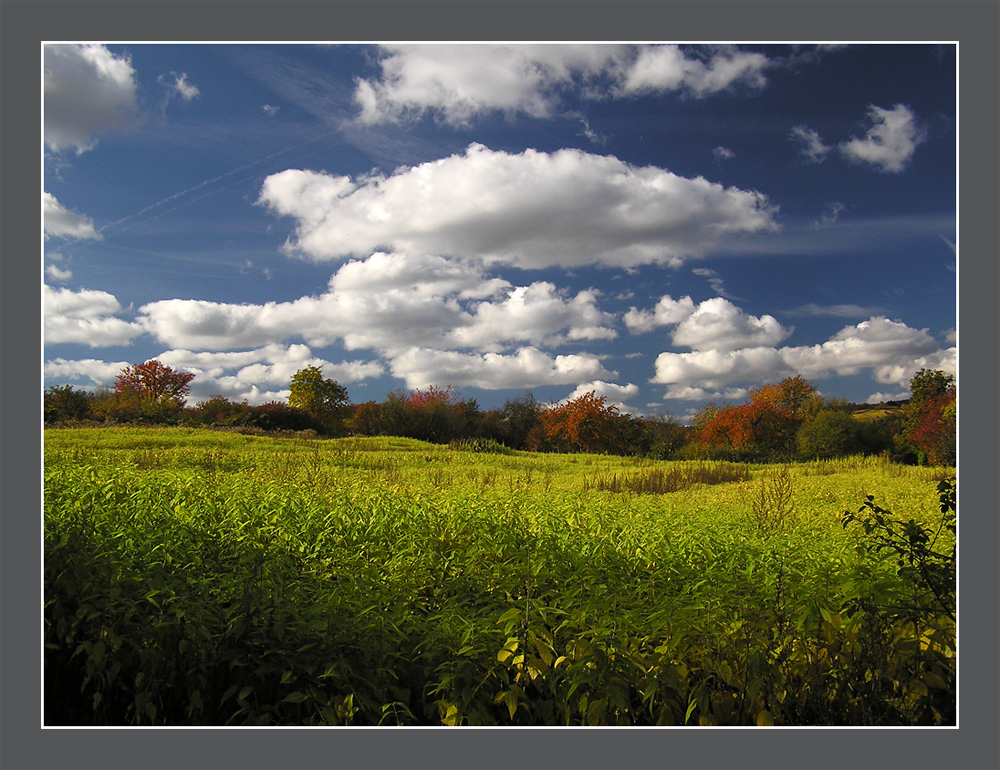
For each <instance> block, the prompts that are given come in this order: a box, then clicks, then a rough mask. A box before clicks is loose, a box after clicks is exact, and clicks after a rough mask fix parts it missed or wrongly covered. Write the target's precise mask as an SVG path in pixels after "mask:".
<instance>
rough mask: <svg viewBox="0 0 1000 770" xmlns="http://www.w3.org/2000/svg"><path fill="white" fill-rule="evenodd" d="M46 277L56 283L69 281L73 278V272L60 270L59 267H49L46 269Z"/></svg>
mask: <svg viewBox="0 0 1000 770" xmlns="http://www.w3.org/2000/svg"><path fill="white" fill-rule="evenodd" d="M45 275H47V276H49V278H51V279H52V280H54V281H68V280H70V279H71V278H72V277H73V271H72V270H60V269H59V267H58V266H57V265H49V266H48V267H46V268H45Z"/></svg>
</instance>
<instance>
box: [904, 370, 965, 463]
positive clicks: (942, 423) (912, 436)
mask: <svg viewBox="0 0 1000 770" xmlns="http://www.w3.org/2000/svg"><path fill="white" fill-rule="evenodd" d="M957 399H958V393H957V390H956V387H955V378H954V377H953V376H952V375H950V374H946V373H945V372H942V371H940V370H936V369H921V370H920V371H919V372H917V373H916V374H915V375H914V376H913V379H912V380H910V403H909V404H908V405H907V407H906V417H905V420H904V423H903V438H904V439H905V441H906V442H908V443H909V444H910V445H912V446H913V447H914V448H915V449H916V450H917V452H918V453H919V454H920V456H922V457H923V459H924V460H926V462H928V463H929V464H930V465H953V464H954V463H955V459H956V453H957V435H956V426H957V423H956V417H957Z"/></svg>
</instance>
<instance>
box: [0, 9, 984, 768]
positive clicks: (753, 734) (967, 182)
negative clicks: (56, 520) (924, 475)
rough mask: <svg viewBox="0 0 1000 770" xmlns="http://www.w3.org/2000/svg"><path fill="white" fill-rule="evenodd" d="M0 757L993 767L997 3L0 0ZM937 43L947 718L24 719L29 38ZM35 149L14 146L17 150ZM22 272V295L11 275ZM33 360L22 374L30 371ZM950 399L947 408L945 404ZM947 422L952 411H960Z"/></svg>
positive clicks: (58, 762)
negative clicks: (945, 289)
mask: <svg viewBox="0 0 1000 770" xmlns="http://www.w3.org/2000/svg"><path fill="white" fill-rule="evenodd" d="M0 18H2V24H0V93H2V94H3V107H4V108H5V109H4V113H5V119H4V121H3V131H2V134H0V140H2V144H0V168H2V169H3V175H2V178H0V212H2V220H3V224H4V225H5V226H4V227H2V228H0V254H2V255H3V256H2V262H0V270H2V274H0V275H2V280H0V345H2V350H3V354H4V355H3V358H2V363H3V369H2V388H3V390H2V391H0V392H2V396H3V397H2V398H0V426H2V433H0V436H2V453H0V511H2V515H0V527H2V530H0V531H2V536H0V575H2V577H0V606H2V608H3V612H2V615H0V624H2V629H0V633H2V642H0V682H2V688H0V766H2V767H3V768H18V769H20V768H24V769H25V770H28V769H34V768H38V769H42V768H55V769H57V770H58V769H72V770H88V769H89V768H94V769H95V770H114V769H116V768H133V769H137V768H142V769H145V768H148V769H150V770H153V769H154V768H155V769H159V768H215V769H218V770H225V769H228V768H234V769H237V768H238V769H239V770H257V768H261V769H264V768H283V769H284V768H287V769H289V770H291V769H292V768H314V767H331V768H333V767H355V768H425V767H426V768H437V769H443V768H452V767H456V768H457V767H463V768H519V769H523V768H531V767H545V768H550V769H555V768H563V767H566V768H576V769H578V770H585V769H586V768H632V767H636V768H639V767H643V768H645V767H684V768H747V769H750V768H758V767H760V768H769V769H770V770H778V769H780V768H847V767H850V768H868V767H871V768H875V767H878V768H886V769H889V768H900V770H922V769H923V768H931V769H934V768H956V769H963V768H968V770H978V769H979V768H983V769H984V770H995V769H996V768H1000V748H998V742H997V733H998V730H997V725H1000V707H998V700H1000V698H998V692H1000V666H998V656H997V654H996V652H997V647H996V645H997V639H998V638H1000V617H998V613H997V608H998V607H1000V595H998V586H1000V569H998V565H1000V559H998V556H997V550H996V548H997V544H998V543H1000V517H998V516H997V510H998V508H997V507H996V506H997V505H998V503H997V492H998V486H997V481H996V479H997V469H998V468H1000V452H998V435H1000V430H998V429H1000V416H998V415H1000V411H998V401H1000V399H998V397H997V383H998V381H1000V366H998V351H1000V314H998V307H1000V303H998V301H997V289H998V288H1000V259H998V255H1000V239H998V229H997V219H998V212H1000V195H998V190H1000V185H998V173H997V172H998V169H1000V146H998V145H1000V143H998V141H997V137H998V136H1000V108H998V94H1000V54H998V46H997V29H1000V3H997V2H993V1H986V2H981V1H979V0H947V1H945V2H941V1H939V0H871V1H870V2H865V3H860V2H859V3H852V2H837V1H833V0H816V1H814V2H792V1H791V0H760V1H758V0H742V1H739V0H736V1H733V0H711V1H710V2H706V1H704V0H703V1H702V2H692V1H691V0H677V1H674V0H670V1H669V2H668V1H663V2H652V1H636V0H617V2H607V1H605V0H601V1H600V2H598V1H591V2H588V1H584V2H558V1H557V0H537V1H536V2H532V3H517V2H500V1H499V0H481V1H478V2H457V1H456V0H442V1H438V2H424V1H422V0H419V1H418V0H410V1H409V2H405V1H403V2H401V1H399V0H369V1H368V2H358V1H357V0H338V1H336V2H322V3H321V2H311V1H309V0H304V1H303V0H283V1H282V2H273V1H272V0H203V1H202V2H198V3H193V2H192V3H185V2H177V1H174V2H167V1H166V0H147V1H145V2H121V1H120V0H75V1H69V2H67V1H66V0H42V1H39V0H33V1H30V2H29V0H2V2H0ZM321 38H329V39H335V40H343V41H351V40H357V41H372V40H406V39H413V40H455V39H462V40H488V39H494V40H519V39H536V40H646V39H665V38H671V39H677V40H700V39H713V40H747V41H753V40H759V41H768V42H781V41H787V42H799V41H806V40H818V41H823V40H870V41H873V42H885V41H897V40H898V41H910V42H912V41H920V40H931V41H958V42H959V46H960V47H959V57H960V58H959V62H960V64H959V66H960V78H961V79H960V102H961V117H960V162H961V166H960V179H961V186H960V211H959V216H960V233H961V236H960V248H961V258H960V268H959V285H960V298H961V302H960V305H959V318H960V329H961V336H962V346H961V347H962V350H963V351H964V352H965V355H964V356H961V354H960V374H961V380H962V382H961V386H962V404H963V406H966V405H968V406H967V407H966V409H965V410H960V416H959V419H960V428H959V430H960V450H959V451H960V458H961V460H960V463H961V471H960V474H961V478H962V490H961V491H962V495H961V496H962V512H963V513H965V512H968V516H967V518H965V517H963V519H962V530H961V541H960V548H961V553H962V561H961V563H962V565H963V566H964V569H963V570H962V571H961V578H960V581H961V582H960V602H961V606H962V607H963V609H965V613H964V615H963V617H962V625H961V637H960V646H961V655H960V685H959V688H960V689H959V697H960V710H959V719H960V725H961V727H960V728H958V729H950V728H941V729H917V728H905V729H902V730H877V729H876V730H860V729H846V730H845V729H791V730H779V731H777V732H767V731H763V730H753V729H749V730H742V729H740V730H725V731H724V732H721V733H720V732H718V731H715V732H713V731H712V730H656V729H633V730H612V729H593V728H592V729H589V730H586V729H577V730H575V731H572V732H571V731H569V730H565V729H563V730H549V729H537V730H529V729H514V728H509V729H507V730H502V729H492V730H479V729H471V728H467V729H464V730H456V731H447V732H440V731H436V730H434V729H400V730H392V731H390V730H386V729H377V732H372V731H371V730H345V731H331V730H307V729H305V730H303V729H280V728H279V729H272V730H238V729H229V730H215V729H170V728H167V729H107V730H90V729H72V730H71V729H52V728H49V729H46V730H42V729H41V728H40V727H39V722H40V714H41V707H40V692H39V687H38V683H39V675H40V672H39V670H38V665H39V663H38V661H39V659H40V655H39V649H38V639H39V635H40V634H39V631H40V629H39V625H38V621H39V612H38V605H37V599H38V590H37V585H38V577H37V576H38V575H39V574H40V569H41V565H40V562H41V556H40V550H41V549H40V546H38V526H39V515H40V511H41V499H40V486H41V485H40V476H41V441H42V437H41V431H40V424H41V419H40V413H41V403H40V401H41V398H40V396H41V394H40V392H39V390H40V382H41V376H40V370H41V365H42V360H43V359H42V346H41V320H40V319H41V312H40V310H41V306H40V303H41V290H40V286H39V284H38V279H39V277H40V272H41V265H40V260H39V259H38V247H39V241H38V236H39V232H40V228H39V219H40V216H41V208H40V206H39V202H38V195H37V185H38V184H39V181H40V164H39V158H40V156H39V155H38V154H37V150H40V137H41V130H40V105H39V98H40V90H41V89H40V84H39V82H38V78H37V72H38V69H37V67H38V66H39V63H40V52H39V47H38V46H39V43H40V42H41V41H42V40H108V41H115V40H142V41H156V40H163V41H173V42H180V41H189V42H194V41H197V40H199V39H201V40H228V39H234V40H251V41H253V40H276V41H279V40H280V41H294V40H298V39H302V40H315V39H321ZM29 147H32V148H36V151H29V150H27V149H26V148H29ZM29 287H30V288H29ZM35 367H38V368H37V369H36V368H35ZM963 411H967V412H968V415H974V416H973V417H966V416H965V415H964V414H963ZM963 417H966V418H965V419H962V418H963Z"/></svg>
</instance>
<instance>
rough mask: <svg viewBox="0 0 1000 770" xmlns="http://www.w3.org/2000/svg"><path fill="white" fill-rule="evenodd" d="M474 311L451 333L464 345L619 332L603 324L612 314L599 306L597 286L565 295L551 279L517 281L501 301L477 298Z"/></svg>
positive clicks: (592, 336) (604, 335) (605, 336)
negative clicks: (524, 283)
mask: <svg viewBox="0 0 1000 770" xmlns="http://www.w3.org/2000/svg"><path fill="white" fill-rule="evenodd" d="M471 315H472V317H473V323H472V324H470V325H469V326H465V327H460V328H458V329H456V330H455V331H454V332H453V333H452V334H451V335H449V339H451V340H453V341H454V343H455V344H456V345H458V346H460V347H477V348H489V347H491V346H495V345H496V344H497V343H498V342H508V341H519V342H532V343H535V344H546V345H559V344H564V343H566V342H568V341H579V340H595V339H614V338H615V337H617V336H618V333H617V332H616V331H615V330H614V329H612V328H610V327H609V326H606V325H604V324H609V323H612V322H613V318H612V317H611V316H610V315H608V314H607V313H603V312H601V311H600V310H598V308H597V293H596V292H594V291H592V290H589V291H581V292H579V293H578V294H577V295H576V296H575V297H572V298H570V299H568V300H567V299H565V298H564V297H563V296H561V295H560V293H559V292H558V291H557V290H556V287H555V286H554V285H553V284H551V283H547V282H536V283H533V284H531V285H530V286H519V287H517V288H515V289H513V290H511V291H510V292H509V293H508V294H507V296H506V297H505V298H504V299H503V300H502V301H499V302H481V303H477V304H475V305H473V306H472V307H471ZM564 329H565V330H567V331H566V333H561V332H562V330H564Z"/></svg>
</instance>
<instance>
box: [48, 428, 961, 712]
mask: <svg viewBox="0 0 1000 770" xmlns="http://www.w3.org/2000/svg"><path fill="white" fill-rule="evenodd" d="M498 449H499V448H498V447H495V446H475V445H473V446H469V447H461V446H457V447H447V446H439V445H432V444H425V443H422V442H419V441H415V440H409V439H392V438H346V439H335V440H317V439H313V438H275V437H269V436H249V435H240V434H236V433H227V432H222V431H210V430H200V429H187V428H160V429H141V428H101V429H49V430H46V434H45V470H44V493H45V513H44V559H45V570H44V573H45V574H44V600H45V607H44V636H45V638H44V643H45V653H44V661H45V722H46V724H50V725H53V724H55V725H58V724H78V725H123V724H131V725H247V724H249V725H441V724H445V725H674V726H680V725H771V724H774V725H816V724H837V725H863V724H864V725H897V724H906V725H909V724H931V725H933V724H953V723H954V720H955V681H956V680H955V638H954V637H955V623H954V618H953V617H952V616H951V615H953V610H952V612H951V613H950V614H949V612H948V611H947V609H945V610H942V608H941V606H940V602H939V601H936V600H935V598H940V597H934V596H931V597H930V598H929V597H928V595H927V591H926V590H924V589H923V587H922V584H921V581H920V579H914V573H913V571H912V570H913V566H912V565H910V567H909V569H910V572H907V569H908V568H907V565H906V564H904V563H902V562H901V561H900V559H899V558H898V551H893V550H892V549H891V548H886V549H882V550H877V549H876V548H875V547H874V546H875V545H877V541H876V538H877V535H878V530H877V529H876V528H873V527H868V529H869V532H868V533H866V531H865V530H866V527H865V526H863V524H862V523H861V522H853V523H850V522H849V523H846V524H845V522H844V521H843V520H842V519H843V514H844V512H845V511H851V512H855V513H856V512H858V511H859V509H861V508H862V505H863V504H864V503H865V501H866V499H867V496H868V495H872V496H873V497H874V503H875V504H876V505H877V506H879V507H880V509H879V510H881V509H885V510H887V511H892V512H893V513H894V514H895V517H896V518H898V519H899V520H901V521H906V520H909V519H913V521H914V525H915V526H916V527H917V528H918V529H920V531H926V532H930V533H932V535H935V536H936V539H935V540H932V541H931V542H930V545H931V546H932V547H933V550H934V551H935V552H944V551H947V550H948V549H950V548H951V544H952V543H953V539H954V538H953V534H952V532H951V531H950V530H948V529H947V528H940V527H939V525H940V522H941V518H942V506H941V502H940V500H939V494H940V493H939V488H938V485H939V482H940V481H941V479H943V478H945V474H942V471H941V469H932V468H923V467H911V466H901V465H892V464H890V463H888V462H886V461H884V460H881V459H878V458H848V459H843V460H835V461H824V462H814V463H801V464H793V465H790V466H778V465H772V466H768V465H736V464H728V463H709V462H705V463H698V462H683V463H682V462H654V461H648V460H637V459H630V458H621V457H609V456H596V455H583V454H576V455H560V454H530V453H524V452H509V451H490V450H498ZM476 450H478V451H476ZM939 529H940V531H939ZM908 531H909V532H911V533H912V532H915V531H916V530H914V529H913V528H911V529H910V530H908ZM903 561H905V559H904V560H903ZM917 577H918V578H919V576H917ZM952 590H953V589H952Z"/></svg>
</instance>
